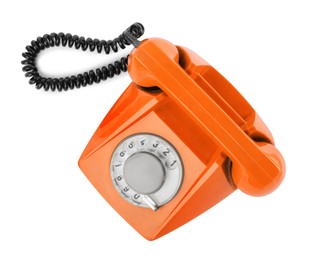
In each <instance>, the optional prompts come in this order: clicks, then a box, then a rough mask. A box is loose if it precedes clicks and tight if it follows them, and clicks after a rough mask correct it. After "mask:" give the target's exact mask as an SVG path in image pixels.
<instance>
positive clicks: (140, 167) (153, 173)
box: [124, 152, 165, 195]
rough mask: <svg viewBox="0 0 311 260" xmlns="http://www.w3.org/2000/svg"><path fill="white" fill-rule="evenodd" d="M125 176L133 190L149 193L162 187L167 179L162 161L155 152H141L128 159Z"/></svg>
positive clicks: (125, 165)
mask: <svg viewBox="0 0 311 260" xmlns="http://www.w3.org/2000/svg"><path fill="white" fill-rule="evenodd" d="M124 178H125V180H126V182H127V184H128V185H129V186H130V187H131V188H132V189H133V190H135V191H136V192H138V193H141V194H145V195H148V194H152V193H155V192H156V191H158V190H159V189H160V188H161V187H162V185H163V183H164V180H165V169H164V167H163V165H162V163H161V161H160V160H159V159H158V158H157V157H156V156H154V155H153V154H151V153H148V152H139V153H136V154H133V155H132V156H130V157H129V158H128V159H127V160H126V162H125V164H124Z"/></svg>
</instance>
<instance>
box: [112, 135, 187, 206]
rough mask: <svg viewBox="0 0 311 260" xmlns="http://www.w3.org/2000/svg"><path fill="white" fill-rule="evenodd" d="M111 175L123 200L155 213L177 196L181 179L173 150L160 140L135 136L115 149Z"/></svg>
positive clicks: (180, 168) (152, 137) (125, 140)
mask: <svg viewBox="0 0 311 260" xmlns="http://www.w3.org/2000/svg"><path fill="white" fill-rule="evenodd" d="M110 175H111V179H112V183H113V185H114V187H115V189H116V190H117V191H118V193H119V194H120V195H121V196H122V197H123V198H124V199H125V200H127V201H128V202H130V203H132V204H134V205H136V206H139V207H143V208H148V207H149V208H151V209H152V210H157V209H158V208H159V207H160V206H162V205H164V204H166V203H167V202H169V201H170V200H171V199H172V198H173V197H174V196H175V195H176V194H177V192H178V190H179V188H180V186H181V184H182V180H183V165H182V161H181V158H180V156H179V154H178V152H177V151H176V149H175V148H174V147H173V146H172V145H171V144H170V143H169V142H168V141H166V140H165V139H163V138H162V137H159V136H157V135H153V134H136V135H132V136H129V137H127V138H125V139H124V140H123V141H121V142H120V143H119V144H118V145H117V147H116V148H115V150H114V152H113V154H112V157H111V162H110Z"/></svg>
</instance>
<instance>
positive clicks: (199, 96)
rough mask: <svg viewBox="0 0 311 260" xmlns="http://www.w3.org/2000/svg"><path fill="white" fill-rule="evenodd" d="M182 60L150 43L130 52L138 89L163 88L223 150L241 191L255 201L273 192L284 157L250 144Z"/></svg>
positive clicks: (163, 44)
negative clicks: (190, 74)
mask: <svg viewBox="0 0 311 260" xmlns="http://www.w3.org/2000/svg"><path fill="white" fill-rule="evenodd" d="M179 59H180V57H179V51H178V49H177V47H176V46H175V45H173V44H171V43H170V42H168V41H166V40H163V39H158V38H150V39H147V40H145V41H143V42H142V43H141V44H140V45H139V46H138V47H137V48H136V49H134V50H133V51H132V53H131V55H130V58H129V74H130V76H131V78H132V79H133V82H135V83H136V84H137V85H139V86H143V87H147V88H148V87H153V86H157V87H159V88H160V89H161V90H162V91H164V92H165V93H166V94H167V95H168V96H169V97H170V98H171V99H172V100H173V101H174V103H175V104H176V105H178V106H179V107H180V108H181V109H182V110H183V111H184V112H185V113H186V114H187V115H188V116H190V117H191V119H192V120H193V121H194V122H195V123H196V124H198V125H199V126H200V127H201V129H202V130H203V131H204V132H205V134H206V136H208V137H210V138H212V139H213V140H214V141H215V143H217V144H218V145H219V147H220V148H221V149H222V150H223V152H224V153H225V154H226V155H227V156H228V157H229V158H230V159H231V161H232V179H233V181H234V184H235V185H236V186H237V188H239V189H240V190H241V191H243V192H245V193H247V194H249V195H253V196H263V195H266V194H269V193H270V192H272V191H273V190H275V189H276V188H277V187H278V186H279V185H280V183H281V182H282V180H283V178H284V174H285V163H284V160H283V157H282V155H281V154H280V152H279V151H278V150H277V149H276V148H275V146H273V145H272V144H269V143H264V142H259V143H256V142H255V141H254V140H252V139H251V138H250V136H248V135H247V134H246V133H245V132H244V131H243V130H242V129H241V128H240V127H239V126H238V125H237V124H236V123H235V122H234V121H233V120H232V118H230V117H229V116H228V114H227V113H226V112H225V111H224V110H223V109H222V108H221V107H220V106H219V105H218V104H217V103H216V102H215V101H214V100H213V99H212V98H211V97H210V96H209V95H208V94H207V93H206V92H205V91H204V90H203V89H202V87H201V86H200V85H199V84H197V83H196V82H195V81H194V80H193V79H192V78H191V77H190V76H189V75H188V74H187V72H186V71H185V70H184V69H183V68H182V67H181V66H180V64H179Z"/></svg>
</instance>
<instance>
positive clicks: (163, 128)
mask: <svg viewBox="0 0 311 260" xmlns="http://www.w3.org/2000/svg"><path fill="white" fill-rule="evenodd" d="M142 34H143V27H142V25H141V24H138V23H136V24H134V25H132V26H131V27H129V28H128V29H127V30H126V31H125V32H124V33H123V34H122V35H120V36H119V37H118V38H115V39H114V40H113V41H108V42H106V41H99V40H92V39H88V40H86V41H85V39H84V38H83V37H82V38H81V37H80V38H78V37H77V36H73V37H72V36H71V35H64V34H62V33H60V34H51V35H45V36H44V37H43V38H40V37H39V38H38V39H37V41H36V42H34V41H33V42H32V44H31V46H27V47H26V49H27V51H29V53H26V54H24V55H23V56H24V57H25V58H26V60H25V61H23V64H24V65H25V67H24V71H26V76H30V77H32V78H31V80H30V83H32V84H36V86H37V88H41V87H43V88H44V89H45V90H49V89H51V90H56V89H57V90H59V91H61V90H68V89H73V88H75V87H76V88H79V87H80V86H85V85H87V84H92V83H93V82H99V81H100V80H105V79H107V78H108V77H113V75H115V74H117V75H118V74H119V73H120V71H125V70H126V68H127V58H122V59H121V61H120V62H115V63H114V64H109V65H108V66H107V67H102V68H101V69H96V71H95V72H94V71H90V72H88V73H84V74H79V75H77V76H71V77H70V78H69V77H68V78H65V79H45V78H43V77H41V76H40V75H39V74H38V72H37V69H36V67H35V65H34V64H35V63H34V59H35V57H36V55H37V53H38V52H39V51H40V50H43V49H44V48H46V47H51V46H52V47H53V46H55V45H56V46H59V45H60V44H62V45H63V46H65V45H67V44H68V45H69V47H71V46H75V47H76V48H77V49H79V48H82V49H83V50H86V49H88V48H89V49H90V50H91V51H94V49H96V48H97V51H98V52H101V51H102V50H104V51H105V52H106V53H109V50H110V48H111V49H113V50H114V51H117V47H116V46H117V44H118V45H119V46H120V47H121V48H124V47H125V45H129V44H132V45H134V47H135V48H134V49H133V51H132V52H131V53H130V56H129V58H128V71H129V74H130V76H131V78H132V80H133V82H132V83H131V84H130V85H129V86H128V88H127V89H126V90H125V91H124V93H123V94H122V95H121V97H120V98H119V100H118V101H117V102H116V103H115V105H114V106H113V107H112V109H111V110H110V112H109V113H108V114H107V116H106V117H105V118H104V120H103V121H102V123H101V124H100V126H99V127H98V129H97V130H96V131H95V133H94V135H93V137H92V138H91V140H90V142H89V143H88V145H87V147H86V148H85V150H84V152H83V153H82V155H81V158H80V159H79V166H80V168H81V170H82V171H83V172H84V174H85V175H86V176H87V178H88V179H89V180H90V182H91V183H92V184H93V185H94V187H95V188H96V189H97V190H98V191H99V193H100V194H101V195H102V196H103V197H104V198H105V199H106V200H107V202H108V203H109V204H110V205H111V206H112V207H113V208H114V209H115V210H116V211H117V212H118V213H119V214H120V215H121V216H122V217H123V218H124V219H125V220H126V221H127V222H128V223H129V224H130V225H131V226H132V227H134V228H135V229H136V230H137V231H138V232H139V233H140V234H141V235H143V236H144V237H145V238H147V239H149V240H154V239H157V238H159V237H161V236H163V235H165V234H167V233H169V232H171V231H172V230H174V229H176V228H178V227H179V226H181V225H183V224H185V223H186V222H188V221H190V220H191V219H193V218H195V217H196V216H198V215H200V214H201V213H203V212H204V211H206V210H207V209H209V208H211V207H212V206H214V205H215V204H217V203H218V202H220V201H221V200H222V199H224V198H225V197H227V196H228V195H230V194H231V193H232V192H234V191H235V190H236V189H237V188H238V189H240V190H241V191H243V192H245V193H247V194H249V195H253V196H262V195H266V194H269V193H270V192H272V191H273V190H275V189H276V188H277V187H278V186H279V185H280V183H281V182H282V180H283V178H284V175H285V163H284V160H283V158H282V155H281V154H280V152H279V151H278V150H277V149H276V148H275V146H274V140H273V137H272V135H271V133H270V131H269V130H268V128H267V127H266V125H265V124H264V123H263V121H262V120H261V118H260V117H259V116H258V114H257V113H256V112H255V110H254V109H253V108H252V107H251V106H250V104H249V103H248V102H247V101H246V100H245V99H244V98H243V96H242V95H241V94H240V93H239V92H238V91H237V90H236V89H235V88H234V87H233V86H232V85H231V84H230V83H229V82H228V81H227V80H226V79H225V78H224V77H223V76H222V75H221V74H219V73H218V72H217V71H216V70H215V69H214V68H213V67H212V66H210V65H209V64H208V63H207V62H206V61H204V60H203V59H202V58H201V57H199V56H198V55H197V54H195V53H194V52H192V51H191V50H189V49H187V48H184V47H180V46H175V45H173V44H172V43H170V42H168V41H166V40H163V39H160V38H150V39H145V40H143V41H142V42H139V41H138V40H137V38H139V37H140V36H141V35H142Z"/></svg>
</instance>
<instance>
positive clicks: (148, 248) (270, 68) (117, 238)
mask: <svg viewBox="0 0 311 260" xmlns="http://www.w3.org/2000/svg"><path fill="white" fill-rule="evenodd" d="M173 2H175V3H173ZM308 2H309V1H299V0H295V1H286V0H283V1H272V0H270V1H256V3H255V1H194V0H192V1H159V0H158V1H135V0H131V1H120V0H119V1H118V0H116V1H105V0H101V1H92V0H88V1H77V0H76V1H65V0H61V1H59V0H54V1H42V0H41V1H34V0H28V1H22V0H20V1H14V0H12V1H2V2H1V4H0V5H1V6H0V10H1V11H0V12H1V15H0V19H1V41H0V46H1V48H0V50H1V55H0V66H1V84H0V91H1V92H0V115H1V128H0V153H1V161H0V162H1V163H0V259H5V260H7V259H32V260H34V259H108V257H109V255H110V256H111V254H115V258H114V259H196V258H199V259H202V258H204V259H228V258H233V259H284V258H285V257H287V258H286V259H311V252H310V244H311V243H310V242H311V213H310V212H311V210H310V198H311V189H310V181H311V172H310V160H311V159H310V146H311V141H310V133H311V128H310V110H311V102H310V94H309V93H310V91H309V90H310V88H311V79H310V69H311V66H310V60H311V51H310V46H311V38H310V25H311V16H310V11H311V7H310V5H308ZM136 21H139V22H141V23H143V24H144V25H145V28H146V33H145V35H144V37H152V36H156V37H162V38H165V39H168V40H170V41H171V42H173V43H175V44H179V45H183V46H187V47H188V48H191V49H192V50H194V51H195V52H197V53H198V54H199V55H201V56H202V57H204V58H205V59H206V60H207V61H208V62H209V63H211V64H212V65H213V66H214V67H215V68H216V69H218V70H219V71H220V72H221V73H222V74H223V75H224V76H225V77H227V79H228V80H229V81H231V83H232V84H233V85H234V86H235V87H236V88H237V89H238V90H239V91H240V92H241V93H242V94H243V95H244V96H245V97H246V98H247V99H248V101H249V102H250V103H251V104H252V105H253V106H254V107H255V109H256V110H257V112H258V113H259V114H260V115H261V117H262V118H263V119H264V121H265V122H266V124H267V125H268V126H269V128H270V130H271V131H272V133H273V135H274V137H275V140H276V144H277V147H278V148H279V149H280V151H282V153H283V155H284V157H285V160H286V164H287V175H286V179H285V180H284V182H283V184H282V185H281V187H280V188H279V189H278V190H277V191H276V192H275V193H273V194H271V195H270V196H266V197H263V198H253V197H250V196H247V195H244V194H243V193H242V192H240V191H236V192H235V193H234V194H232V195H231V196H229V197H228V198H227V199H225V200H224V201H222V202H221V203H219V204H218V205H217V206H215V207H214V208H212V209H211V210H209V211H208V212H206V213H205V214H203V215H201V216H200V217H198V218H197V219H195V220H193V221H192V222H190V223H188V224H187V225H185V226H183V227H181V228H179V229H178V230H176V231H174V232H172V233H170V234H169V235H166V236H165V237H162V238H160V239H159V240H157V241H154V242H149V241H147V240H145V239H144V238H142V237H141V236H140V235H139V234H138V233H136V231H134V230H133V229H132V228H131V227H130V226H129V225H128V224H127V223H126V222H125V221H124V220H123V219H122V218H121V217H120V216H119V215H118V214H117V213H116V212H114V210H112V208H111V207H110V206H109V205H108V204H107V203H106V202H105V200H104V199H102V197H101V196H100V195H99V194H98V193H97V192H96V190H95V189H94V188H93V187H92V185H91V184H90V183H89V182H88V181H87V179H86V178H85V176H84V175H83V174H82V172H81V171H80V170H79V168H78V166H77V161H78V158H79V156H80V154H81V153H82V151H83V149H84V147H85V146H86V144H87V142H88V141H89V139H90V137H91V135H92V134H93V132H94V131H95V129H96V128H97V126H98V125H99V123H100V122H101V120H102V119H103V117H104V116H105V114H106V113H107V112H108V111H109V109H110V107H111V106H112V105H113V103H114V102H115V101H116V99H117V98H118V96H119V95H120V94H121V93H122V92H123V91H124V89H125V88H126V87H127V85H128V84H129V83H130V78H129V76H128V75H126V74H125V75H123V76H121V77H118V78H116V79H113V80H110V81H109V82H104V83H101V84H98V85H93V86H92V87H88V88H85V89H80V90H78V91H70V92H67V93H45V92H44V91H37V90H35V88H34V87H33V86H30V85H28V83H27V80H26V79H25V78H24V75H23V73H22V71H21V68H22V66H21V64H20V61H21V60H22V57H21V53H22V52H23V51H24V47H25V46H26V45H27V44H29V42H30V41H31V40H32V39H35V38H36V37H37V36H39V35H43V34H44V33H51V32H53V31H55V32H60V31H63V32H65V33H67V32H70V33H72V34H78V35H81V36H86V37H93V38H95V37H97V38H100V39H109V38H113V37H115V36H117V35H119V34H120V33H121V32H122V31H123V30H124V29H126V28H127V27H128V26H129V25H130V24H132V23H133V22H136ZM144 37H143V38H144ZM116 57H119V56H118V55H116V56H111V57H109V58H107V57H106V56H105V55H98V54H90V53H81V52H77V51H76V52H75V51H68V50H66V51H65V50H53V51H46V52H45V53H44V54H43V55H42V56H41V55H40V58H39V61H38V63H39V66H40V68H41V72H42V73H43V74H44V75H49V76H63V75H66V74H67V73H77V72H80V71H81V70H86V69H89V68H94V67H96V66H97V65H101V64H106V63H107V61H111V60H114V59H115V58H116Z"/></svg>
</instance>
